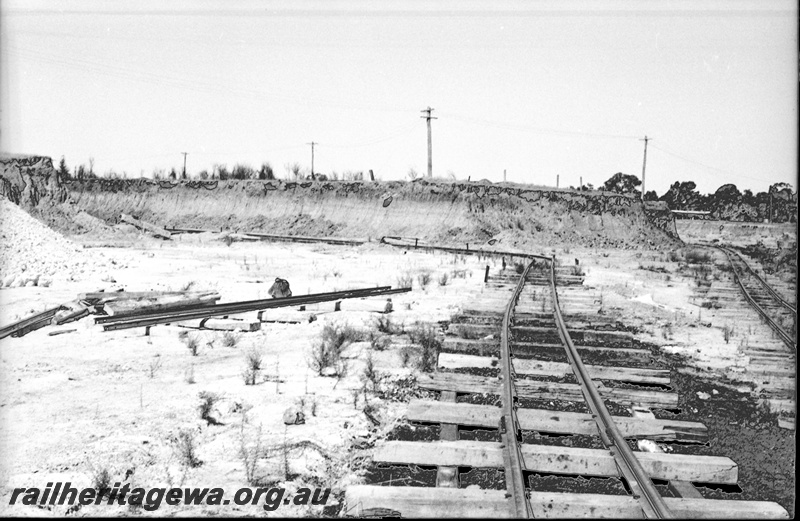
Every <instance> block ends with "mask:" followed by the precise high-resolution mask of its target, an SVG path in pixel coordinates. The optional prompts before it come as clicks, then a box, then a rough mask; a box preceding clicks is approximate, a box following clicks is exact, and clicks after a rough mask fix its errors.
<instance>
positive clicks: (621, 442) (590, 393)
mask: <svg viewBox="0 0 800 521" xmlns="http://www.w3.org/2000/svg"><path fill="white" fill-rule="evenodd" d="M555 260H556V259H555V257H553V258H552V262H551V264H550V290H551V293H552V297H553V315H554V317H555V319H556V325H557V327H558V334H559V336H560V337H561V340H562V342H563V343H564V346H565V347H566V350H567V356H568V357H569V361H570V365H572V368H573V372H574V373H575V377H576V379H577V380H578V383H579V384H580V386H581V391H582V392H583V395H584V397H585V398H586V403H587V404H588V405H589V408H590V410H591V411H592V416H593V417H594V420H595V422H596V423H597V426H598V429H599V431H600V438H601V440H602V441H603V443H604V444H605V445H606V447H608V448H609V449H611V453H612V455H613V456H614V461H615V462H616V464H617V467H618V468H619V470H620V474H621V475H622V476H623V477H624V478H625V480H626V481H627V482H628V485H629V486H630V488H631V491H632V492H633V497H634V498H635V499H637V500H638V501H639V505H640V506H641V507H642V511H643V512H644V514H645V516H646V517H648V518H659V519H671V518H673V517H674V516H673V514H672V512H671V511H670V510H669V508H668V507H667V505H666V503H665V502H664V498H662V497H661V494H659V492H658V490H657V489H656V488H655V486H654V485H653V482H652V481H651V479H650V477H649V476H648V475H647V473H646V472H645V470H644V469H643V468H642V465H641V464H640V463H639V460H638V459H637V458H636V456H635V455H634V454H633V451H632V450H631V448H630V447H629V446H628V443H627V442H626V441H625V438H624V437H623V436H622V433H621V432H620V431H619V428H617V426H616V424H615V423H614V420H613V418H612V417H611V413H609V412H608V409H606V406H605V404H604V403H603V398H602V397H601V396H600V393H599V392H598V391H597V387H595V385H594V383H593V382H592V379H591V378H590V377H589V374H588V371H587V370H586V367H585V366H584V365H583V361H582V360H581V357H580V355H579V354H578V350H577V349H576V348H575V344H573V343H572V339H571V338H570V336H569V331H568V330H567V325H566V322H565V321H564V317H563V316H562V315H561V307H560V306H559V303H558V292H557V291H556V283H555V281H556V272H555V264H556V263H555ZM612 446H613V448H612Z"/></svg>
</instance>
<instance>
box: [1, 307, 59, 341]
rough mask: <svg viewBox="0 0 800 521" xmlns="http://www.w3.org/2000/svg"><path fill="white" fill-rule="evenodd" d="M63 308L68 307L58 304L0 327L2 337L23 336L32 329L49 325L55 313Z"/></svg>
mask: <svg viewBox="0 0 800 521" xmlns="http://www.w3.org/2000/svg"><path fill="white" fill-rule="evenodd" d="M62 309H66V308H65V307H64V306H56V307H53V308H50V309H46V310H44V311H42V312H41V313H36V314H35V315H31V316H29V317H26V318H23V319H22V320H19V321H17V322H14V323H13V324H9V325H7V326H6V327H4V328H2V329H0V338H5V337H7V336H22V335H24V334H26V333H28V332H30V331H33V330H36V329H39V328H41V327H44V326H46V325H48V324H49V323H50V321H51V320H52V319H53V317H54V316H55V314H56V313H58V312H59V311H61V310H62ZM26 330H27V331H26Z"/></svg>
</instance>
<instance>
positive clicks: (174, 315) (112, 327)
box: [95, 288, 411, 331]
mask: <svg viewBox="0 0 800 521" xmlns="http://www.w3.org/2000/svg"><path fill="white" fill-rule="evenodd" d="M409 291H411V288H398V289H369V290H364V289H362V290H353V291H343V292H336V293H317V294H312V295H305V296H302V297H286V298H278V299H269V300H255V301H249V302H234V303H228V304H219V305H216V306H206V307H205V308H200V309H197V310H192V311H186V310H184V311H180V312H159V313H152V314H149V315H137V316H125V317H120V318H119V319H118V320H113V318H114V317H98V318H96V319H95V323H96V324H101V325H102V326H103V330H104V331H116V330H120V329H130V328H134V327H145V326H154V325H157V324H169V323H171V322H179V321H184V320H194V319H202V318H209V317H215V316H220V315H234V314H238V313H246V312H248V311H260V310H264V309H274V308H280V307H288V306H296V305H298V304H316V303H319V302H329V301H332V300H346V299H351V298H363V297H370V296H384V295H394V294H398V293H407V292H409Z"/></svg>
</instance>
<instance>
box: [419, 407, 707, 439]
mask: <svg viewBox="0 0 800 521" xmlns="http://www.w3.org/2000/svg"><path fill="white" fill-rule="evenodd" d="M406 417H407V419H408V420H409V421H414V422H423V423H456V424H458V425H465V426H471V427H483V428H488V429H494V428H497V425H498V422H499V421H500V409H499V408H498V407H492V406H489V405H472V404H466V403H457V404H446V403H440V402H434V401H430V400H412V401H411V402H410V403H409V405H408V411H407V412H406ZM517 418H518V420H519V424H520V428H522V429H523V430H530V431H539V432H549V433H554V434H588V435H595V434H596V433H597V424H596V423H595V421H594V420H593V419H592V416H591V415H590V414H584V413H577V412H557V411H547V410H542V409H517ZM613 418H614V421H615V422H616V423H617V426H618V427H619V429H620V431H621V432H622V435H623V436H625V437H626V438H637V439H652V440H662V441H685V442H705V441H706V440H707V439H708V430H707V429H706V426H705V425H703V424H702V423H697V422H688V421H678V420H642V419H637V418H627V417H623V416H614V417H613Z"/></svg>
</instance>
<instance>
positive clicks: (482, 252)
mask: <svg viewBox="0 0 800 521" xmlns="http://www.w3.org/2000/svg"><path fill="white" fill-rule="evenodd" d="M387 239H388V240H395V241H402V240H404V239H403V238H402V237H392V236H389V235H385V236H383V237H381V240H380V243H381V244H387V245H389V246H394V247H396V248H411V249H415V250H430V251H444V252H448V253H462V254H465V255H475V254H480V255H507V256H509V257H522V258H525V259H542V260H546V261H549V260H550V257H548V256H546V255H537V254H535V253H525V252H519V251H502V250H481V249H478V250H470V249H467V248H454V247H448V246H431V245H428V244H418V243H415V244H392V243H391V242H388V241H387Z"/></svg>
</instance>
